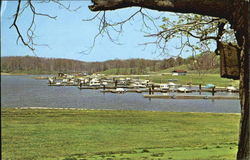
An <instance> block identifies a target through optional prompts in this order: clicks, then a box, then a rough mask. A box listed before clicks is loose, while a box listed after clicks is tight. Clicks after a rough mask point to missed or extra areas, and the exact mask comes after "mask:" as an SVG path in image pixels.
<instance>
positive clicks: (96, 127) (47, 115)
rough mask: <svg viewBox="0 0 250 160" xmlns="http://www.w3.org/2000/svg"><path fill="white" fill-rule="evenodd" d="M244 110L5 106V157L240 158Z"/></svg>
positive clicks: (3, 147) (3, 110)
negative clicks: (223, 112) (210, 111)
mask: <svg viewBox="0 0 250 160" xmlns="http://www.w3.org/2000/svg"><path fill="white" fill-rule="evenodd" d="M239 118H240V115H239V114H221V113H183V112H182V113H176V112H150V111H107V110H103V111H101V110H59V109H10V108H4V109H2V122H1V123H2V159H3V160H7V159H11V160H12V159H13V160H18V159H25V160H29V159H71V160H72V159H125V158H127V159H146V158H148V159H180V160H183V159H190V160H191V159H204V160H205V159H235V154H236V150H237V140H238V127H239V126H238V124H239Z"/></svg>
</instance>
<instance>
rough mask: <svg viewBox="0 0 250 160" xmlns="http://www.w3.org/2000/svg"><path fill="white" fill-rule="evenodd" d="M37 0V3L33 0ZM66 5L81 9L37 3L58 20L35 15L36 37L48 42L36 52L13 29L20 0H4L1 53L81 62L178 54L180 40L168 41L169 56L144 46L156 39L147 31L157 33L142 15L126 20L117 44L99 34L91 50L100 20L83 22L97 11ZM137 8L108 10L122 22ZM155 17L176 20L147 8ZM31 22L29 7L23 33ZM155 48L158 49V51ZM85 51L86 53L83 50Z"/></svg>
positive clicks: (76, 4)
mask: <svg viewBox="0 0 250 160" xmlns="http://www.w3.org/2000/svg"><path fill="white" fill-rule="evenodd" d="M34 3H35V2H34ZM63 3H64V4H65V5H68V4H69V3H70V4H71V8H72V9H74V8H78V7H79V6H81V8H80V9H79V10H77V11H76V12H70V11H68V10H66V9H63V8H62V7H61V8H60V7H59V6H58V5H55V4H52V3H35V6H36V10H37V12H42V13H47V14H49V15H52V16H57V19H56V20H54V19H49V18H48V17H42V16H37V17H36V20H35V22H36V31H35V34H36V38H35V39H34V41H35V43H37V44H40V45H41V44H47V45H48V46H49V47H46V46H43V45H41V46H36V47H35V48H36V50H35V53H33V52H32V51H31V50H29V49H28V48H27V47H25V46H24V45H23V44H22V43H21V42H20V41H19V43H18V44H16V39H17V33H16V31H15V29H14V27H12V28H10V26H11V24H12V23H13V14H14V13H15V10H16V7H17V2H16V1H4V2H3V4H2V8H1V56H2V57H3V56H26V55H29V56H38V57H46V58H68V59H75V60H81V61H88V62H93V61H106V60H111V59H130V58H145V59H164V58H168V57H169V55H171V56H174V55H177V54H179V51H178V50H176V49H175V46H176V44H178V43H180V42H179V41H178V40H172V41H171V42H170V43H169V45H168V46H169V48H168V52H169V55H162V54H161V53H160V50H156V47H155V46H154V45H151V46H146V47H145V45H141V44H143V43H146V42H150V41H154V40H155V39H154V38H148V37H145V34H146V33H145V31H146V32H149V33H156V29H154V27H153V25H152V23H150V22H148V24H149V26H150V28H151V29H146V28H145V27H143V21H142V18H141V16H137V17H135V18H134V19H133V20H131V21H129V22H127V23H126V24H125V25H124V27H123V32H122V33H121V34H120V36H119V38H118V43H119V45H118V44H115V43H114V42H112V41H111V40H110V39H109V38H108V36H107V34H106V35H104V36H99V37H98V38H97V40H96V42H95V45H94V47H93V48H92V50H91V49H90V48H91V46H92V44H93V41H94V37H95V35H96V34H97V33H98V26H99V20H98V19H96V20H92V21H83V19H88V18H91V17H93V16H94V15H95V14H96V13H95V12H91V11H90V10H89V9H88V5H89V4H90V1H72V2H67V1H64V2H63ZM137 10H138V8H136V7H135V8H127V9H120V10H115V11H109V12H107V17H108V18H109V19H110V20H112V21H114V22H115V21H119V20H122V19H124V18H125V17H129V15H132V14H133V13H134V12H135V11H137ZM145 12H147V13H148V14H149V15H151V16H152V17H159V16H160V17H163V16H165V17H169V18H170V19H176V17H175V16H174V14H173V13H168V12H158V11H152V10H145ZM30 22H31V12H30V11H29V10H28V9H27V11H25V12H24V13H23V14H22V17H21V18H20V19H19V21H18V25H19V26H20V28H21V32H22V33H24V34H25V29H27V26H29V24H30ZM155 23H156V25H157V26H160V25H161V24H162V23H161V18H160V19H159V20H156V21H155ZM110 33H111V36H112V37H117V35H118V34H117V33H115V32H110ZM155 51H156V52H155ZM83 52H84V53H83ZM190 55H191V54H190V53H183V54H182V56H183V57H184V58H185V57H187V56H190Z"/></svg>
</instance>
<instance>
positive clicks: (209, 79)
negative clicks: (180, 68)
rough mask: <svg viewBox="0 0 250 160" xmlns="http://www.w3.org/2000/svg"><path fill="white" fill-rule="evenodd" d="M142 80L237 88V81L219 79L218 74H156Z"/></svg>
mask: <svg viewBox="0 0 250 160" xmlns="http://www.w3.org/2000/svg"><path fill="white" fill-rule="evenodd" d="M141 78H142V79H149V80H150V81H152V82H155V83H168V80H169V79H176V80H177V81H176V82H175V83H178V84H182V85H186V84H189V83H191V84H193V85H199V84H202V85H206V84H209V83H210V84H214V85H216V86H220V87H227V86H229V85H233V86H235V87H238V86H239V81H238V80H232V79H227V78H221V77H220V74H202V75H199V74H187V75H185V76H173V75H172V74H156V75H149V76H148V77H141Z"/></svg>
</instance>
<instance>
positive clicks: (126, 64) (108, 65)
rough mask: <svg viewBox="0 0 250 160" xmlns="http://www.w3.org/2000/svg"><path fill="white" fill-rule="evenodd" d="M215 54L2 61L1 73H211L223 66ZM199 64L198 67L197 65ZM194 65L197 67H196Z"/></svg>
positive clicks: (31, 58) (6, 58) (5, 59)
mask: <svg viewBox="0 0 250 160" xmlns="http://www.w3.org/2000/svg"><path fill="white" fill-rule="evenodd" d="M213 55H214V54H211V53H209V54H208V53H204V54H201V55H199V56H196V57H195V58H194V57H189V58H186V59H184V58H181V57H177V58H173V57H172V58H168V59H163V60H148V59H127V60H120V59H114V60H108V61H104V62H84V61H79V60H71V59H61V58H40V57H34V56H10V57H1V72H7V73H13V72H21V73H31V74H53V73H58V72H64V73H74V72H85V73H88V74H92V73H96V72H103V71H107V70H112V69H113V70H114V72H113V74H145V73H147V72H155V71H159V70H164V69H167V68H171V67H175V66H180V65H183V64H187V66H189V69H194V70H195V69H197V65H198V67H200V68H202V69H211V68H216V67H218V66H219V64H218V61H217V60H215V59H214V58H213V57H214V56H213ZM194 62H196V63H194ZM192 64H194V65H192Z"/></svg>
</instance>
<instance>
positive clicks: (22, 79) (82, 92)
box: [1, 76, 240, 113]
mask: <svg viewBox="0 0 250 160" xmlns="http://www.w3.org/2000/svg"><path fill="white" fill-rule="evenodd" d="M47 82H48V80H35V79H32V76H14V77H13V76H2V83H1V87H2V93H1V107H13V108H15V107H47V108H79V109H100V110H106V109H108V110H110V109H111V110H146V111H171V112H218V113H239V112H240V103H239V100H238V99H220V100H218V99H188V102H187V99H172V98H171V99H161V98H146V97H145V96H144V95H149V92H148V88H134V89H132V88H124V90H126V92H124V93H122V94H121V93H120V94H118V93H112V92H110V89H105V90H103V88H102V87H96V88H95V89H93V88H91V89H87V88H86V89H79V88H78V86H59V87H57V86H48V84H47ZM86 87H89V86H86ZM186 88H188V89H189V87H186ZM197 89H199V88H194V90H197ZM113 90H116V89H115V88H113ZM164 94H168V96H173V95H175V96H176V97H178V96H180V95H183V94H184V95H187V96H189V95H190V96H193V95H200V93H199V92H191V93H181V92H168V91H167V90H163V91H161V92H160V90H159V92H157V87H155V90H154V94H152V95H150V96H151V97H153V96H154V97H156V96H163V95H164ZM201 96H204V97H205V96H212V93H211V92H201ZM215 96H227V97H232V96H236V97H237V96H239V95H238V93H234V92H219V91H217V92H216V93H215Z"/></svg>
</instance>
